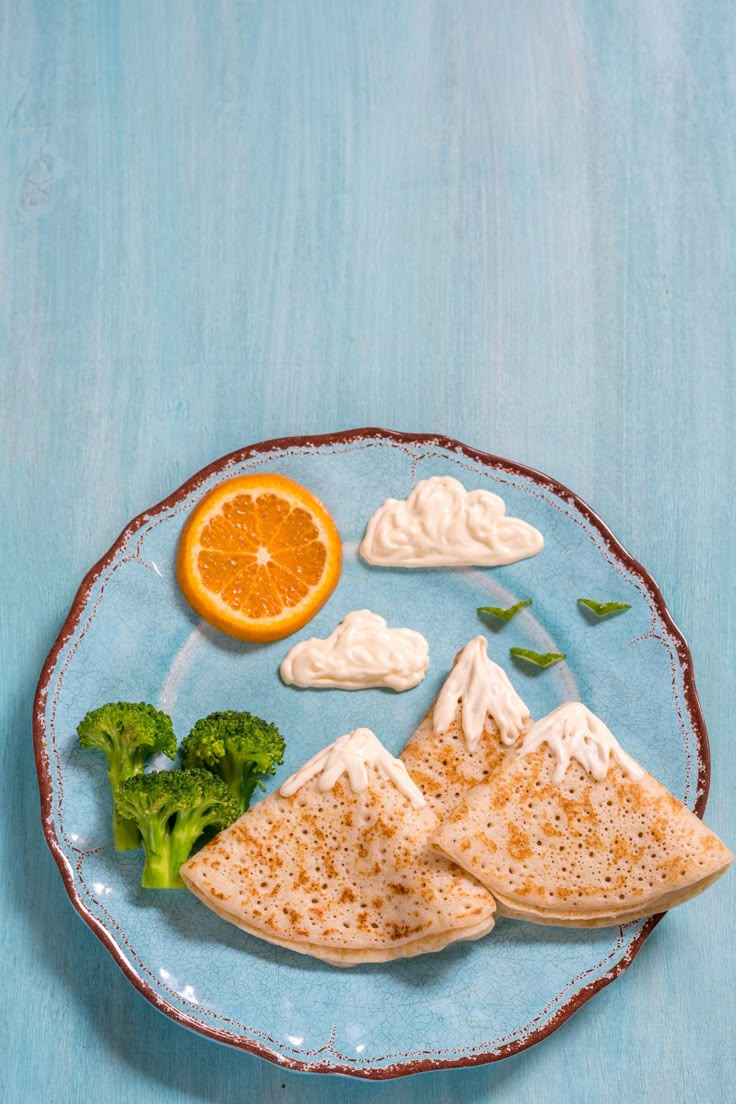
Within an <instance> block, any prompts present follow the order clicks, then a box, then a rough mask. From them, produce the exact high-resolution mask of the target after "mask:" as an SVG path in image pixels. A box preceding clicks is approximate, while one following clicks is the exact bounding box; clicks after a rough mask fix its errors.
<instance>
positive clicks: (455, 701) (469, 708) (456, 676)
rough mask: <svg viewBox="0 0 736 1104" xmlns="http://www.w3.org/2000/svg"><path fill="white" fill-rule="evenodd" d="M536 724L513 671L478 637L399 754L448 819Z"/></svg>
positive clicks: (459, 657) (457, 659)
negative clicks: (514, 683) (490, 655)
mask: <svg viewBox="0 0 736 1104" xmlns="http://www.w3.org/2000/svg"><path fill="white" fill-rule="evenodd" d="M530 724H531V720H530V717H529V710H528V709H527V707H526V705H525V704H524V702H523V701H522V700H521V698H520V697H519V695H518V694H517V693H516V691H515V690H514V688H513V686H512V685H511V682H510V680H509V677H508V675H507V674H506V672H505V671H504V669H503V668H502V667H499V665H498V664H497V663H493V662H492V660H490V659H489V658H488V643H487V641H486V638H485V637H484V636H476V637H475V638H474V639H473V640H471V641H469V643H467V644H466V645H465V647H464V648H463V649H462V651H460V652H458V654H457V655H456V656H455V661H454V663H453V667H452V670H451V671H450V674H449V675H448V677H447V679H446V680H445V684H444V686H443V687H442V689H441V690H440V692H439V695H438V696H437V699H436V700H435V702H434V703H433V705H432V706H431V707H430V710H429V712H428V713H427V715H426V717H425V718H424V719H423V721H422V722H421V724H420V725H419V727H418V728H417V730H416V732H415V733H414V735H413V736H412V737H411V739H410V740H409V742H408V744H407V745H406V747H405V748H404V750H403V751H402V753H401V755H400V756H399V758H400V759H401V761H402V762H403V763H404V764H405V765H406V768H407V770H408V771H409V773H410V774H411V776H412V778H413V779H414V781H415V782H416V784H417V785H418V786H419V789H420V790H421V791H422V793H423V794H424V796H425V798H426V799H427V802H428V804H429V806H430V807H431V808H432V809H433V810H434V812H435V813H436V814H437V816H439V817H444V816H446V815H447V813H449V812H450V810H451V809H454V807H455V806H456V805H457V803H458V801H459V800H460V798H461V797H462V796H463V795H464V794H465V793H467V791H468V790H469V789H471V788H472V787H473V786H475V785H477V783H478V782H481V781H482V780H483V779H484V778H486V777H487V776H488V775H489V774H492V773H493V772H494V771H495V770H497V769H498V767H499V766H500V765H501V763H502V762H503V761H504V759H505V758H506V754H507V750H508V748H510V747H513V745H514V744H516V743H517V741H518V740H519V739H520V737H521V736H523V734H524V732H525V731H526V729H527V728H528V727H529V725H530Z"/></svg>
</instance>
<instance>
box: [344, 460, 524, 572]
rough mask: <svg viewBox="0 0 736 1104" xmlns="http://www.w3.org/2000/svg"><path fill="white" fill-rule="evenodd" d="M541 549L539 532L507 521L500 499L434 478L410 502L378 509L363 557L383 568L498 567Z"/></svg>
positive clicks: (420, 486)
mask: <svg viewBox="0 0 736 1104" xmlns="http://www.w3.org/2000/svg"><path fill="white" fill-rule="evenodd" d="M543 545H544V538H543V537H542V534H541V533H540V532H539V530H538V529H535V528H534V526H532V525H529V523H528V522H526V521H522V520H521V519H520V518H514V517H507V516H506V505H505V503H504V501H503V499H502V498H500V497H499V496H498V495H497V494H493V493H492V492H491V491H483V490H476V491H466V490H465V488H464V487H463V485H462V483H460V482H458V480H457V479H453V478H452V476H433V477H432V478H431V479H423V480H422V481H421V482H420V483H417V485H416V487H414V489H413V490H412V492H411V493H410V494H409V496H408V498H406V499H404V500H402V501H400V500H398V499H396V498H388V499H386V501H385V502H384V504H383V506H379V508H378V509H377V510H376V512H375V513H374V514H373V516H372V517H371V518H370V520H369V522H368V525H367V526H366V531H365V536H364V537H363V541H362V543H361V545H360V554H361V556H362V557H363V559H364V560H367V561H368V563H372V564H380V565H383V566H385V567H453V566H454V567H457V566H471V565H476V566H479V567H497V566H499V565H500V564H510V563H516V561H517V560H524V559H526V558H527V557H529V556H534V555H536V553H537V552H539V551H540V550H541V548H542V546H543Z"/></svg>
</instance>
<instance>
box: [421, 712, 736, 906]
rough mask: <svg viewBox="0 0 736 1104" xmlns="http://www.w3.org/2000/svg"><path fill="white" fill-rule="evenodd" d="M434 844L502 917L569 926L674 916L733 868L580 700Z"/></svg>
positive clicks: (487, 784)
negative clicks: (483, 890) (480, 887)
mask: <svg viewBox="0 0 736 1104" xmlns="http://www.w3.org/2000/svg"><path fill="white" fill-rule="evenodd" d="M432 843H433V845H434V846H435V847H437V848H438V849H439V850H440V851H441V852H442V853H443V854H446V855H447V856H449V857H450V858H452V859H454V860H455V862H457V863H459V864H460V865H461V866H463V867H465V869H466V870H468V871H469V872H470V873H472V874H474V875H475V877H476V878H478V880H479V881H481V882H483V884H484V885H486V886H487V887H488V888H489V889H490V891H491V893H492V894H493V896H494V897H495V898H496V902H497V905H498V913H499V915H504V916H512V917H515V918H517V919H520V920H531V921H534V922H535V923H539V924H560V925H565V926H569V927H602V926H604V925H607V924H619V923H623V922H624V921H628V920H637V919H640V918H641V917H644V916H650V915H652V914H653V913H658V912H663V911H664V910H666V909H669V908H672V907H673V906H674V905H679V904H681V903H682V902H683V901H687V900H689V898H691V897H694V896H695V895H696V894H698V893H701V892H702V891H703V890H704V889H706V888H707V887H708V886H709V885H711V883H712V882H714V881H715V880H716V879H717V878H719V877H720V876H721V874H723V872H724V871H725V870H726V868H727V867H728V866H729V865H730V863H731V862H732V861H733V855H732V854H731V852H730V851H729V850H728V848H727V847H726V846H725V845H724V844H723V843H721V841H720V840H719V839H718V837H717V836H716V835H714V833H713V832H711V831H710V829H708V828H706V827H705V825H704V824H703V823H702V821H701V820H699V819H698V817H697V816H695V815H694V813H691V812H690V810H689V809H687V808H686V806H685V805H683V804H682V802H681V801H678V800H677V798H675V797H673V796H672V794H671V793H669V792H668V790H666V789H665V787H664V786H662V785H661V783H659V782H658V781H657V780H656V779H655V778H653V777H652V776H651V775H650V774H647V772H646V771H645V770H643V769H642V767H640V766H639V764H638V763H636V762H635V761H634V760H633V759H632V758H631V756H629V755H627V754H626V752H625V751H624V750H623V749H622V748H621V747H620V745H619V744H618V742H617V741H616V739H615V738H614V736H613V735H612V733H611V732H610V731H609V730H608V729H607V728H606V726H605V725H604V724H603V722H602V721H601V720H599V719H598V718H597V717H596V716H595V715H594V714H593V713H591V712H590V711H589V710H588V709H586V708H585V706H584V705H581V704H580V703H579V702H567V703H566V704H565V705H561V706H560V707H559V708H558V709H555V710H554V711H553V712H552V713H550V714H548V715H547V716H546V717H543V718H542V719H541V720H540V721H537V723H536V724H535V725H533V726H532V728H531V729H530V730H529V731H528V732H527V734H526V736H525V738H524V740H523V742H522V744H521V745H520V747H519V749H518V751H517V752H514V753H512V755H510V756H509V758H508V759H507V761H506V762H505V763H504V764H502V766H501V767H500V769H499V770H498V771H497V772H496V773H495V774H493V775H491V776H489V777H488V778H487V779H486V780H485V781H483V782H481V783H479V784H478V785H477V786H476V787H475V788H474V789H472V790H471V791H470V792H469V793H468V794H467V795H466V796H465V798H464V799H463V800H462V801H461V802H460V803H459V805H458V806H457V807H456V808H455V809H454V810H453V811H452V813H451V814H450V815H449V816H448V817H447V818H446V819H445V820H444V821H443V823H442V824H441V825H440V827H439V828H438V830H437V832H436V833H435V835H434V836H433V837H432Z"/></svg>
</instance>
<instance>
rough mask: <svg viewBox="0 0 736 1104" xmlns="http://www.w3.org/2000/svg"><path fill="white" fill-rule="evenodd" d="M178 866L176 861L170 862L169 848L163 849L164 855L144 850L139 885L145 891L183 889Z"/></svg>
mask: <svg viewBox="0 0 736 1104" xmlns="http://www.w3.org/2000/svg"><path fill="white" fill-rule="evenodd" d="M180 866H181V863H180V862H178V860H172V857H171V850H170V848H169V847H166V848H165V851H164V854H159V853H154V852H152V851H149V850H146V861H145V864H144V866H143V874H142V875H141V885H142V886H143V887H144V888H145V889H184V882H183V881H182V879H181V875H180V874H179V867H180Z"/></svg>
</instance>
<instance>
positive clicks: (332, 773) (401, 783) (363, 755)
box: [279, 728, 426, 809]
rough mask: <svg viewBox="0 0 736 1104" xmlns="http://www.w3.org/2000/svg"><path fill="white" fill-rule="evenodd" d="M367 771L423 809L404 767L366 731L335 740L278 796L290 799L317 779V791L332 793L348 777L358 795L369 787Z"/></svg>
mask: <svg viewBox="0 0 736 1104" xmlns="http://www.w3.org/2000/svg"><path fill="white" fill-rule="evenodd" d="M368 767H375V769H376V770H378V771H380V772H381V774H383V775H384V777H385V778H388V779H389V780H390V781H391V782H393V784H394V785H395V786H396V788H397V790H399V791H400V792H401V793H402V794H403V795H404V797H407V798H408V799H409V801H410V802H411V803H412V805H413V806H414V808H415V809H421V808H423V806H424V805H426V801H425V800H424V797H423V795H422V793H421V791H420V790H419V789H418V788H417V786H416V784H415V783H414V782H413V781H412V779H411V777H410V775H409V772H408V771H407V769H406V767H405V766H404V764H403V763H402V762H401V760H400V759H394V757H393V755H391V753H390V752H389V751H387V750H386V748H385V747H384V746H383V744H382V743H381V741H380V740H379V739H378V737H377V736H376V735H375V733H373V732H371V730H370V729H369V728H356V729H355V731H354V732H348V734H347V735H346V736H341V737H340V738H339V739H338V740H335V742H334V744H330V746H329V747H326V748H323V749H322V751H319V752H317V754H316V755H314V756H312V758H311V759H310V760H308V762H306V763H305V764H304V766H303V767H300V768H299V770H298V771H297V772H296V773H295V774H292V776H291V778H287V779H286V781H285V782H284V784H283V786H282V787H281V789H280V790H279V793H280V794H281V796H282V797H291V795H292V794H295V793H296V791H297V790H299V789H301V787H302V786H303V785H304V783H305V782H309V781H310V779H312V778H315V777H316V776H317V775H319V778H318V779H317V788H318V789H320V790H323V791H325V790H331V789H332V787H333V786H334V785H335V783H336V782H337V780H338V778H341V777H342V775H343V774H347V776H348V782H349V783H350V786H351V788H352V790H353V792H354V793H361V791H362V790H365V789H366V788H367V786H368Z"/></svg>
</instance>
